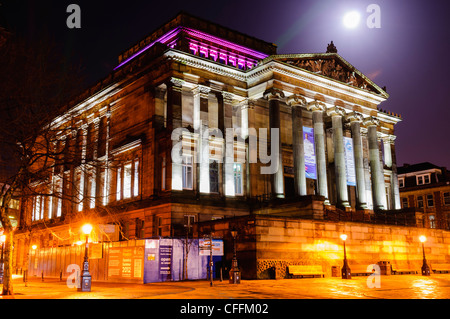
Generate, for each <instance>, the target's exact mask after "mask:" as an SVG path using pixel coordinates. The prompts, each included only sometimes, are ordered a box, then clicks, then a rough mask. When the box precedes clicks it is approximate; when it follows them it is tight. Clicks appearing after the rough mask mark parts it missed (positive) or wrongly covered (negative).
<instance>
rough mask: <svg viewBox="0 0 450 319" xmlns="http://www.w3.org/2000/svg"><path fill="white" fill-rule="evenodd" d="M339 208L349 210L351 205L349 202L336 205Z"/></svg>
mask: <svg viewBox="0 0 450 319" xmlns="http://www.w3.org/2000/svg"><path fill="white" fill-rule="evenodd" d="M336 206H337V207H339V208H341V209H344V210H347V209H349V208H351V206H350V203H349V202H342V203H339V204H337V205H336Z"/></svg>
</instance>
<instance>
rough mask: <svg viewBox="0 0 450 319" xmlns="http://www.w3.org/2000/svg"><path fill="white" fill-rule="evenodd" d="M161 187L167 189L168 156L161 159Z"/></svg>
mask: <svg viewBox="0 0 450 319" xmlns="http://www.w3.org/2000/svg"><path fill="white" fill-rule="evenodd" d="M161 189H166V156H163V158H162V161H161Z"/></svg>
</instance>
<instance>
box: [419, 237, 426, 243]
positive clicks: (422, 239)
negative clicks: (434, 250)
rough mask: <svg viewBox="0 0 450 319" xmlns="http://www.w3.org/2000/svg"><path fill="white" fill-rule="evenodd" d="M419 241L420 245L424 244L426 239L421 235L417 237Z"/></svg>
mask: <svg viewBox="0 0 450 319" xmlns="http://www.w3.org/2000/svg"><path fill="white" fill-rule="evenodd" d="M419 240H420V242H421V243H424V242H426V241H427V237H426V236H424V235H422V236H420V237H419Z"/></svg>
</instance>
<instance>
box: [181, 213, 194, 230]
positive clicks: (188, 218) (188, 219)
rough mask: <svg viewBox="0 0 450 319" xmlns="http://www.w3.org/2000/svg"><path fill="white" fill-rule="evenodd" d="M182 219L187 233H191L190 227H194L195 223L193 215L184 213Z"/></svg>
mask: <svg viewBox="0 0 450 319" xmlns="http://www.w3.org/2000/svg"><path fill="white" fill-rule="evenodd" d="M183 220H184V224H183V225H184V227H185V229H186V231H187V233H188V234H191V233H192V228H193V227H194V224H195V215H184V217H183Z"/></svg>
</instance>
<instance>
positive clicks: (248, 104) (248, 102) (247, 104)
mask: <svg viewBox="0 0 450 319" xmlns="http://www.w3.org/2000/svg"><path fill="white" fill-rule="evenodd" d="M255 104H256V101H255V100H253V99H248V98H246V99H244V100H242V101H240V102H239V104H238V105H239V106H240V107H241V109H253V108H254V107H255Z"/></svg>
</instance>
